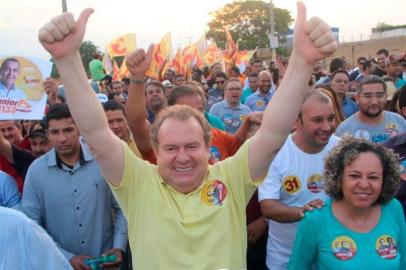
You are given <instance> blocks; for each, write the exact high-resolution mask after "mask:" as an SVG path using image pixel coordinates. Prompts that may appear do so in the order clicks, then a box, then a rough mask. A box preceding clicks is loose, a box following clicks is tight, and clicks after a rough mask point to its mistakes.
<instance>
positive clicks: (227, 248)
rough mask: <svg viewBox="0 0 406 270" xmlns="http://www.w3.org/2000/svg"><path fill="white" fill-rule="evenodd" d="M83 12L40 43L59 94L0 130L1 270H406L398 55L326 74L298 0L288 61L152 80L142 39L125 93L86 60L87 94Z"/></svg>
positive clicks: (320, 42) (324, 46)
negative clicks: (96, 267)
mask: <svg viewBox="0 0 406 270" xmlns="http://www.w3.org/2000/svg"><path fill="white" fill-rule="evenodd" d="M92 13H93V10H91V9H86V10H84V11H83V12H82V13H81V15H80V16H79V18H78V19H77V20H75V19H74V17H73V15H72V14H70V13H64V14H63V15H61V16H58V17H55V18H53V19H52V20H51V21H50V22H49V23H47V24H46V25H45V26H44V27H43V28H41V30H40V31H39V40H40V42H41V44H42V45H43V47H44V48H45V49H46V50H47V51H48V52H49V53H50V54H51V55H52V57H53V59H54V61H55V64H56V67H57V68H58V71H59V74H60V76H61V81H62V83H63V93H62V92H61V91H60V88H58V83H57V81H56V80H54V79H51V78H49V79H47V80H46V81H45V83H44V89H45V92H46V93H47V95H48V106H47V108H46V113H45V115H44V119H42V120H41V121H33V120H12V121H0V216H1V220H2V222H1V223H0V228H1V229H0V251H1V254H4V256H1V257H0V268H1V269H74V270H88V269H92V268H91V265H90V264H89V263H87V259H91V258H96V257H100V256H104V255H114V258H115V259H114V260H113V261H111V262H104V263H102V264H101V267H102V268H103V269H123V270H125V269H250V270H256V269H258V270H261V269H270V270H286V269H298V270H299V269H301V270H302V269H309V270H310V269H331V270H335V269H361V268H363V269H380V270H382V269H399V270H400V269H405V268H406V223H405V220H406V219H405V217H406V211H405V210H406V174H405V170H406V169H405V168H406V162H405V160H406V158H405V157H406V120H405V118H406V56H405V54H403V53H400V52H388V51H387V50H386V49H381V50H379V51H378V52H377V55H376V58H375V59H367V58H365V57H360V58H359V59H358V65H359V66H358V67H357V68H355V69H353V68H350V67H349V66H348V64H347V63H346V61H345V60H344V59H342V58H334V59H332V60H331V62H330V68H329V70H328V71H326V70H324V69H322V67H321V64H320V62H321V61H322V60H323V59H324V58H326V57H328V56H331V55H332V54H334V52H335V51H336V49H337V42H336V39H335V37H334V35H333V34H332V32H331V30H330V27H329V26H328V25H327V24H326V23H325V22H324V21H322V20H321V19H319V18H317V17H313V18H311V19H310V20H308V21H307V20H306V9H305V7H304V5H303V4H301V3H298V16H297V19H296V25H295V31H294V44H293V51H292V54H291V55H290V58H289V61H288V62H286V63H285V65H284V67H281V68H278V66H277V65H275V63H272V62H271V63H269V65H268V66H267V67H265V66H264V63H263V62H262V61H261V60H259V59H254V60H252V61H251V63H250V65H249V66H248V67H247V69H246V71H245V73H240V71H239V69H238V68H236V67H229V68H228V69H227V70H224V67H223V66H222V65H221V64H220V63H216V64H214V65H212V66H211V67H210V68H208V69H207V70H205V71H204V70H200V69H198V68H194V69H193V70H192V72H191V74H190V78H186V77H185V74H177V73H176V72H175V71H174V70H171V69H169V70H167V71H166V72H165V74H164V76H163V78H162V81H159V80H154V79H151V78H147V77H146V72H147V70H148V67H149V65H150V62H151V57H152V53H153V50H154V46H153V45H151V46H150V47H149V48H148V50H146V51H144V50H143V49H139V50H136V51H134V52H132V53H130V54H128V55H127V56H126V60H125V61H126V63H125V64H126V65H127V68H128V70H129V72H130V77H128V78H123V79H122V80H121V81H113V80H112V79H111V76H108V75H106V74H104V72H103V68H102V65H101V62H100V60H99V57H100V56H99V55H98V54H97V53H95V55H94V60H93V61H92V62H91V63H90V71H91V72H92V74H91V75H92V78H91V79H93V82H92V84H89V81H88V78H87V75H86V73H85V71H84V68H83V65H82V62H81V58H80V55H79V47H80V44H81V42H82V39H83V36H84V33H85V29H86V24H87V20H88V18H89V17H90V15H91V14H92ZM12 62H13V61H12V60H10V61H4V62H3V64H2V66H1V68H0V79H1V83H0V86H1V85H4V86H7V89H8V91H13V87H14V86H13V85H10V84H7V80H6V78H8V77H9V75H8V77H7V76H6V75H5V74H10V72H11V71H10V68H8V66H9V65H8V64H9V63H12ZM5 63H6V64H5ZM6 68H7V69H6ZM16 68H17V70H15V71H13V72H14V73H15V74H17V73H18V66H17V67H16ZM95 84H96V85H98V86H97V87H98V88H97V89H100V91H101V92H102V93H104V94H105V95H106V96H107V100H104V99H100V97H99V98H97V96H96V95H95V89H93V88H92V86H94V85H95Z"/></svg>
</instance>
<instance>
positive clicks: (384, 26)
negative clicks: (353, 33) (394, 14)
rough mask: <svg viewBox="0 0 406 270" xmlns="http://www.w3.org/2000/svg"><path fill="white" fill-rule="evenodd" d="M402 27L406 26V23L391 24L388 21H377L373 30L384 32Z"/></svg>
mask: <svg viewBox="0 0 406 270" xmlns="http://www.w3.org/2000/svg"><path fill="white" fill-rule="evenodd" d="M400 28H406V24H403V25H391V24H387V23H384V22H379V23H377V25H376V27H375V28H373V31H376V32H384V31H388V30H394V29H400Z"/></svg>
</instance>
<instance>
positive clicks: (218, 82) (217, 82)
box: [216, 81, 225, 84]
mask: <svg viewBox="0 0 406 270" xmlns="http://www.w3.org/2000/svg"><path fill="white" fill-rule="evenodd" d="M224 82H225V81H216V84H222V83H224Z"/></svg>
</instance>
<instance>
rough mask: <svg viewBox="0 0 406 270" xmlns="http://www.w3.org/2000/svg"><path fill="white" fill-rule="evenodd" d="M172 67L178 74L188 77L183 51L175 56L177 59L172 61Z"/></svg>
mask: <svg viewBox="0 0 406 270" xmlns="http://www.w3.org/2000/svg"><path fill="white" fill-rule="evenodd" d="M170 67H171V68H173V69H174V70H175V71H176V73H177V74H182V75H186V66H185V65H184V62H183V53H182V50H181V49H178V51H177V52H176V54H175V57H174V58H173V59H172V61H171V64H170Z"/></svg>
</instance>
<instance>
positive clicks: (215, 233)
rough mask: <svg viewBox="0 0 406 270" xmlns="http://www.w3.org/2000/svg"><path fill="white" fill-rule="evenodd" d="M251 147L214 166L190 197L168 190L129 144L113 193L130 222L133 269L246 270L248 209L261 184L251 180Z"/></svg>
mask: <svg viewBox="0 0 406 270" xmlns="http://www.w3.org/2000/svg"><path fill="white" fill-rule="evenodd" d="M248 145H249V141H247V142H246V143H245V144H244V145H243V146H242V147H241V149H240V150H239V151H238V152H237V153H236V155H235V156H233V157H230V158H228V159H226V160H224V161H221V162H218V163H216V164H214V165H210V166H209V169H208V174H207V177H206V178H205V179H204V181H203V183H202V185H201V186H200V187H199V188H198V189H197V190H195V191H193V192H191V193H189V194H183V193H180V192H178V191H176V190H175V189H173V188H172V187H171V186H169V185H168V184H167V183H166V182H165V181H164V180H163V179H162V178H161V177H160V175H159V174H158V171H157V167H156V166H155V165H152V164H150V163H149V162H146V161H143V160H141V159H139V158H136V157H135V156H134V154H133V153H132V152H131V150H130V149H129V148H128V147H127V145H126V147H125V165H124V176H123V179H122V182H121V185H120V186H119V187H112V190H113V193H114V195H115V196H116V198H117V200H118V201H119V204H120V206H121V209H122V210H123V212H124V215H125V216H126V218H127V220H128V234H129V241H130V246H131V251H132V256H133V267H134V269H147V270H149V269H194V270H197V269H210V270H211V269H245V268H246V259H245V258H246V247H247V230H246V217H245V207H246V204H247V203H248V201H249V199H250V198H251V196H252V194H253V193H254V191H255V189H256V188H257V185H259V184H260V182H257V183H254V182H253V181H252V180H251V179H250V174H249V169H248Z"/></svg>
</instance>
